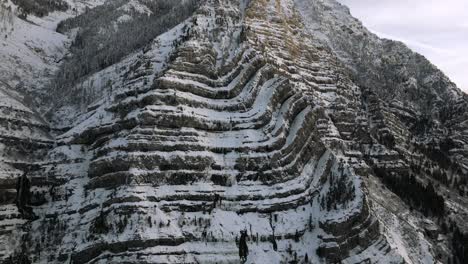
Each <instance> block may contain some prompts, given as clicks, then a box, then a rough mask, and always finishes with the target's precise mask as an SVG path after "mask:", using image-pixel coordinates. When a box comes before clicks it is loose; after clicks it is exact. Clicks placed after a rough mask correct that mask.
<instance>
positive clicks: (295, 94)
mask: <svg viewBox="0 0 468 264" xmlns="http://www.w3.org/2000/svg"><path fill="white" fill-rule="evenodd" d="M156 2H158V1H153V2H151V1H146V0H132V1H128V3H127V2H122V1H116V2H107V3H99V4H102V5H100V6H99V7H97V8H93V9H91V10H88V11H86V12H84V11H83V12H84V13H82V14H80V15H78V16H77V17H75V18H71V19H68V20H66V21H65V22H62V23H61V24H60V26H59V29H60V30H59V31H60V32H61V33H54V34H57V36H59V37H60V38H63V39H65V40H67V39H68V40H69V41H70V42H69V44H64V49H65V50H70V52H71V53H70V54H69V55H66V56H65V55H64V54H62V55H61V54H56V56H58V58H60V59H61V60H62V59H63V60H64V61H65V62H60V63H59V64H58V65H55V66H54V67H56V68H55V69H54V70H52V71H53V72H57V73H58V74H55V75H53V76H49V77H48V78H47V76H42V77H43V78H44V84H38V86H39V87H38V89H24V90H21V91H19V92H18V91H17V90H18V89H17V88H15V87H12V86H11V85H10V84H8V83H5V88H4V91H5V97H2V98H7V99H5V100H4V101H5V102H4V103H2V104H4V105H5V108H6V109H7V110H5V111H4V112H3V113H2V114H1V115H0V117H1V118H4V119H5V120H7V119H14V120H15V121H14V122H15V124H16V123H18V122H22V123H21V124H25V125H15V126H13V127H11V126H10V125H9V124H10V122H9V121H8V120H7V121H5V122H2V124H1V126H0V128H2V130H1V131H2V134H1V136H0V138H1V139H2V144H3V145H2V146H4V149H7V148H9V149H13V150H12V151H10V152H5V153H6V154H4V155H3V157H2V163H0V168H1V169H2V174H1V175H2V176H1V177H2V178H1V182H0V183H1V184H0V188H1V191H2V193H3V197H4V199H3V200H2V207H1V208H2V215H4V217H3V218H0V225H1V228H2V233H1V234H2V235H1V237H0V239H2V241H13V242H14V243H13V242H9V243H8V244H7V243H2V244H4V245H6V246H4V247H3V248H1V250H2V251H1V252H2V253H1V255H0V257H1V258H2V259H3V260H5V261H10V262H13V263H15V261H16V262H18V261H23V262H25V263H28V261H29V262H32V263H63V262H71V263H119V262H125V263H239V262H247V263H267V262H273V263H284V262H292V263H326V262H337V261H342V262H343V263H363V262H364V263H367V262H370V263H405V262H406V263H434V262H436V261H441V262H443V263H446V262H448V261H449V258H450V259H451V260H453V261H460V262H461V261H463V259H462V254H460V253H459V252H463V250H466V248H464V246H459V244H457V243H460V242H459V241H458V240H462V241H463V239H464V237H463V233H464V230H465V228H466V227H465V226H464V225H465V223H463V221H461V220H462V219H463V217H465V216H466V214H467V208H468V207H467V200H466V198H464V197H463V195H464V194H465V192H466V188H467V187H466V168H467V167H466V161H467V158H468V155H467V153H466V150H467V149H468V148H467V147H466V143H467V141H466V140H467V137H466V131H468V130H466V129H465V126H466V125H467V122H466V120H467V119H466V103H467V102H468V101H467V98H466V95H464V94H463V93H462V92H460V91H459V90H458V89H457V88H456V87H455V86H454V85H453V84H452V83H450V81H449V80H448V79H447V78H446V77H445V76H443V74H442V73H440V72H439V71H438V70H437V69H436V68H435V67H434V66H433V65H431V64H430V63H429V62H427V61H426V60H425V59H424V58H422V57H421V56H420V55H417V54H414V53H412V52H411V51H410V50H409V49H407V48H406V47H405V46H404V45H403V44H400V43H395V42H391V41H388V40H380V39H378V38H377V37H376V36H374V35H372V34H371V33H369V32H368V31H367V30H366V29H364V28H363V27H362V25H361V24H360V23H359V22H358V21H357V20H355V19H353V18H352V17H351V16H350V15H349V12H348V11H347V10H346V8H344V7H343V6H341V5H339V4H338V3H336V2H335V1H333V0H327V1H318V0H317V1H316V0H314V1H312V0H275V1H273V0H272V1H268V0H251V1H247V0H206V1H199V2H197V1H195V2H194V1H181V2H180V3H179V2H177V3H174V2H170V3H168V2H165V1H159V2H158V3H156ZM68 3H69V4H70V5H71V4H73V2H71V1H70V2H68ZM85 3H86V2H85ZM159 4H160V5H159ZM93 6H94V5H93ZM93 6H91V7H93ZM155 6H156V7H158V8H159V9H158V8H155ZM161 8H164V10H166V11H165V12H166V13H167V14H165V15H167V17H171V18H173V17H178V18H179V20H180V23H179V24H178V25H176V26H175V27H174V25H170V24H168V23H167V22H166V21H163V20H161V16H160V15H159V14H158V15H155V14H156V13H157V12H158V10H162V9H161ZM182 9H183V11H182ZM75 10H77V11H76V12H77V13H80V12H82V11H80V10H85V9H83V8H81V9H80V8H76V9H75ZM179 13H180V14H181V15H180V16H176V14H179ZM53 14H56V16H55V17H59V16H62V17H63V18H65V17H66V14H67V13H66V11H65V13H63V11H62V13H57V12H55V13H53ZM57 14H61V15H57ZM187 14H189V15H187ZM52 16H53V15H52ZM140 20H141V21H145V23H150V24H151V25H153V26H155V27H160V28H148V29H145V28H143V29H141V28H138V29H137V28H135V30H142V32H143V33H142V34H146V35H145V36H144V37H142V38H141V39H140V38H139V39H129V40H128V41H129V42H128V43H125V44H116V45H115V46H114V47H118V50H117V48H116V50H115V52H112V50H110V49H109V47H108V46H106V45H108V44H111V43H112V41H111V40H112V39H113V38H114V37H116V36H119V34H123V33H128V32H129V31H128V29H129V28H130V29H131V28H132V27H136V26H138V23H140V22H139V21H140ZM59 21H60V19H58V20H57V21H56V24H57V23H58V22H59ZM92 21H101V22H102V21H106V24H105V25H100V24H98V23H97V24H96V27H100V29H99V30H96V28H93V27H92V26H91V27H90V26H89V25H92V24H90V23H91V22H92ZM171 21H173V20H171ZM101 22H100V23H101ZM109 25H110V26H109ZM169 25H170V26H169ZM164 27H168V28H167V30H163V29H164ZM159 32H164V33H159ZM107 34H108V35H109V36H111V37H109V38H108V39H106V38H105V37H104V36H106V35H107ZM128 34H129V35H131V36H133V35H132V34H130V33H128ZM148 34H155V36H154V38H153V37H152V36H151V37H149V36H150V35H148ZM137 35H138V34H137ZM122 38H125V37H124V36H122ZM146 38H147V40H146ZM86 39H88V40H92V39H101V42H102V46H100V45H98V47H94V48H95V49H96V50H90V49H92V48H93V47H92V45H89V42H86V41H83V40H86ZM72 41H74V42H73V43H72ZM93 41H94V40H93ZM64 43H67V41H65V42H64ZM142 44H144V45H142ZM104 47H107V48H104ZM5 54H6V53H5ZM54 54H55V53H54ZM90 54H98V57H95V56H89V55H90ZM102 54H106V55H105V56H102ZM2 55H4V54H2ZM64 56H65V57H64ZM82 56H87V58H89V59H88V60H87V62H88V61H92V63H87V62H83V63H82V62H80V63H82V64H80V65H81V66H80V71H79V72H75V71H74V70H73V69H74V68H73V63H70V62H73V61H77V58H81V57H82ZM81 67H85V69H81ZM103 67H104V69H102V68H103ZM24 78H25V79H27V80H28V81H29V82H32V79H31V78H29V79H28V78H27V77H24ZM47 81H51V82H52V85H50V83H48V82H47ZM37 90H39V91H45V92H43V93H42V94H44V95H45V96H38V98H36V104H37V105H39V107H38V108H36V107H35V106H34V104H33V103H32V102H30V101H31V100H29V101H28V100H25V96H24V94H26V95H29V96H31V95H34V94H37ZM20 93H21V94H20ZM47 97H49V98H53V99H54V100H47ZM43 98H44V99H43ZM50 101H53V102H50ZM2 102H3V101H2ZM447 102H450V103H451V104H450V105H451V106H450V107H447V106H446V105H445V104H443V103H447ZM6 105H9V106H6ZM429 106H432V107H429ZM8 107H9V108H8ZM31 109H38V110H37V112H35V111H32V110H31ZM39 112H40V113H45V114H46V116H47V118H46V119H47V121H45V120H44V119H43V118H41V117H40V116H41V114H40V113H39ZM0 120H3V119H0ZM21 126H22V127H24V126H28V127H30V128H29V130H27V131H29V132H28V133H26V132H24V131H25V130H24V129H22V128H21ZM20 131H22V132H21V133H20ZM3 132H4V133H3ZM9 133H10V134H14V135H15V137H14V138H13V139H9V136H8V135H9ZM18 135H22V136H21V137H20V136H18ZM3 139H5V143H3ZM26 139H27V140H26ZM8 140H10V141H8ZM17 142H25V143H22V145H21V144H18V143H17ZM23 145H27V146H28V147H29V149H23V148H21V149H19V148H18V147H17V146H20V147H21V146H23ZM16 157H17V159H18V161H14V162H13V158H16ZM434 186H435V187H434ZM455 188H458V192H459V193H458V194H456V193H453V190H454V189H455ZM416 192H418V194H415V193H416ZM410 209H411V210H410ZM413 209H414V210H413ZM447 226H448V227H447ZM444 228H447V229H448V230H443V229H444ZM442 230H443V231H442ZM449 230H450V231H449ZM457 232H458V233H457ZM439 233H440V235H439Z"/></svg>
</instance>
